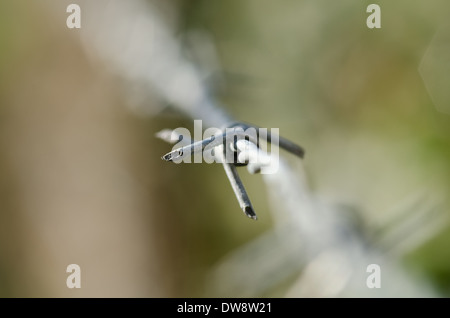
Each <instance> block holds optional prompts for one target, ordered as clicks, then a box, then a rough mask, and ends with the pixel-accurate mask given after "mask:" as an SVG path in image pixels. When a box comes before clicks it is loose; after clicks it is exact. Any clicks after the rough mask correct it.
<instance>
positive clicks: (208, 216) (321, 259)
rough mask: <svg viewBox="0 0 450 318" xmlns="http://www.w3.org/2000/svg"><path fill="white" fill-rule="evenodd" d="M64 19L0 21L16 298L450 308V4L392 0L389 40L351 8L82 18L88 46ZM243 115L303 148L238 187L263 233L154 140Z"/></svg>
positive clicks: (165, 9)
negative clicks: (448, 22) (283, 300)
mask: <svg viewBox="0 0 450 318" xmlns="http://www.w3.org/2000/svg"><path fill="white" fill-rule="evenodd" d="M69 3H70V1H58V2H57V3H56V2H55V1H42V2H39V4H36V3H33V4H31V2H30V1H24V0H21V1H17V2H14V4H13V3H12V2H3V3H2V4H1V5H0V6H1V10H0V12H1V13H0V17H1V18H2V19H1V20H0V21H2V24H4V25H5V26H8V28H6V27H3V26H2V27H1V28H0V29H1V31H0V32H1V33H0V36H1V39H2V41H1V44H0V45H1V51H2V52H3V54H2V55H0V70H1V73H0V76H1V77H0V104H1V106H0V121H1V122H0V124H1V128H0V129H1V130H0V148H1V149H2V153H3V154H4V155H3V156H2V158H1V161H0V175H1V176H2V178H1V180H2V181H1V182H0V186H1V188H0V189H1V191H2V192H1V194H0V196H1V207H0V209H1V210H0V211H1V212H0V219H1V221H0V224H1V227H2V228H1V229H2V230H1V235H2V239H1V243H0V255H2V258H1V259H0V294H1V295H5V296H104V297H108V296H142V297H144V296H145V297H148V296H150V297H151V296H160V297H161V296H209V297H214V296H235V297H239V296H287V297H298V296H319V297H320V296H322V297H323V296H369V297H370V296H433V295H446V293H448V291H449V287H450V270H449V268H450V267H449V266H448V265H449V264H450V255H449V254H448V253H446V250H447V245H448V241H449V239H450V236H449V233H450V231H449V229H448V225H447V222H446V218H447V217H448V208H449V202H448V198H447V196H448V193H449V188H450V184H449V180H450V178H449V176H450V167H449V165H448V162H449V159H450V138H449V137H450V125H449V121H450V119H449V117H448V115H447V114H446V113H445V112H444V111H442V109H443V108H444V110H445V105H448V102H449V101H448V95H446V94H445V90H443V89H442V88H441V87H445V83H447V81H448V80H449V79H447V78H446V74H450V73H448V72H447V73H445V72H442V71H441V68H440V67H439V66H440V65H443V67H444V69H445V65H447V64H446V63H448V60H447V59H446V56H447V57H448V56H450V55H449V54H446V53H448V50H447V49H446V48H447V46H445V45H444V44H445V43H446V40H445V39H446V38H447V36H446V34H448V33H449V31H448V30H449V28H446V27H445V25H444V27H442V23H441V22H443V21H444V19H445V10H444V9H449V8H450V7H449V5H448V4H446V3H445V2H443V1H435V2H434V3H433V5H429V4H414V5H411V4H410V5H408V6H406V5H402V4H400V3H397V4H392V3H385V2H380V3H379V4H380V6H381V7H382V10H383V11H382V12H383V22H382V29H381V30H375V31H374V30H369V29H367V27H366V26H365V24H364V23H365V18H366V13H365V8H366V6H367V5H368V3H367V4H364V3H357V4H355V1H342V2H340V3H339V4H338V3H335V4H330V3H329V2H326V1H314V2H313V1H295V2H294V1H285V2H275V1H251V0H247V1H227V2H219V1H189V2H187V1H170V2H169V1H167V2H161V1H152V2H149V1H140V0H133V1H128V2H124V1H95V2H93V1H78V2H77V3H78V4H80V6H81V8H82V28H81V30H69V29H67V28H66V27H65V20H66V18H67V13H66V12H65V9H66V7H67V5H68V4H69ZM10 12H19V13H20V14H19V15H18V18H15V19H13V18H12V15H11V14H9V13H10ZM50 12H51V14H49V13H50ZM418 21H419V22H418ZM438 29H439V30H440V31H439V33H437V35H436V36H434V37H433V35H434V34H435V33H436V31H437V30H438ZM7 30H12V31H7ZM192 30H195V31H192ZM82 48H83V49H84V51H83V50H82ZM85 52H86V53H85ZM219 61H220V62H219ZM436 61H439V64H438V65H436V64H437V62H436ZM419 66H420V73H419V71H418V69H419ZM111 73H113V74H116V75H118V76H115V77H111V76H110V75H111ZM421 76H422V77H421ZM115 79H121V81H116V80H115ZM446 80H447V81H446ZM225 83H226V85H225ZM428 93H429V94H430V95H428ZM123 97H125V98H123ZM219 101H220V102H219ZM432 101H433V102H434V104H433V103H432ZM446 102H447V103H446ZM222 104H223V105H226V107H225V106H222ZM123 105H127V106H128V109H131V110H132V112H129V111H127V110H126V109H125V107H123ZM164 105H169V106H170V107H164ZM442 105H444V107H442ZM170 109H172V110H175V111H170ZM225 109H227V110H228V111H225ZM228 113H232V114H233V115H234V116H233V117H234V118H236V119H238V120H242V121H247V122H252V123H255V124H257V125H259V126H265V127H268V128H271V127H279V128H280V133H281V134H282V135H286V136H287V137H289V138H290V139H292V140H294V141H297V142H298V143H300V144H302V145H303V146H305V148H306V150H307V157H306V161H305V165H306V169H305V170H304V168H303V167H302V163H300V162H297V161H296V160H295V159H294V160H293V159H292V158H289V157H286V158H285V159H284V160H283V161H282V167H281V169H280V172H279V173H278V174H276V175H268V176H264V178H263V177H261V176H243V179H244V183H245V184H246V186H247V187H248V191H249V192H250V197H252V198H255V199H254V200H255V202H254V206H255V208H256V210H257V212H258V215H260V220H259V221H258V222H256V223H253V222H249V220H247V219H246V218H244V217H242V215H241V214H242V213H241V212H240V211H239V207H238V205H237V203H236V202H235V199H234V196H233V193H232V191H231V189H230V187H229V184H228V183H227V180H226V177H225V175H224V173H223V171H221V167H215V165H205V164H202V165H170V164H167V163H164V162H162V161H160V159H159V158H160V156H161V155H162V154H163V153H166V152H167V151H168V149H169V146H168V145H165V144H164V143H161V142H159V141H155V140H154V139H153V136H154V133H155V132H157V131H158V130H160V129H162V128H176V127H180V126H184V127H187V128H192V126H190V125H192V119H204V120H205V121H206V123H207V124H208V125H211V126H220V125H221V124H222V123H223V122H226V121H228V120H229V119H230V118H231V116H229V115H228ZM179 114H184V115H185V116H186V115H187V116H189V117H191V119H182V117H181V116H179ZM305 171H306V173H305ZM309 184H311V186H310V185H309ZM261 193H263V194H264V195H261ZM430 238H433V240H431V241H429V242H428V243H426V244H424V243H425V242H427V241H428V240H429V239H430ZM71 263H77V264H79V265H80V266H81V269H82V275H83V276H82V277H83V285H82V288H81V289H80V290H79V291H75V290H68V289H67V287H66V286H65V278H66V275H67V274H66V273H65V268H66V266H67V265H68V264H71ZM372 263H376V264H379V265H380V266H381V270H382V276H381V277H382V278H381V279H382V288H380V289H368V288H367V286H366V278H367V276H368V275H369V274H368V273H367V272H366V268H367V266H368V265H369V264H372ZM436 290H437V291H436Z"/></svg>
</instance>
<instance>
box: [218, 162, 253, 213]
mask: <svg viewBox="0 0 450 318" xmlns="http://www.w3.org/2000/svg"><path fill="white" fill-rule="evenodd" d="M223 168H224V170H225V173H226V174H227V177H228V180H229V181H230V183H231V187H232V188H233V191H234V194H235V195H236V198H237V200H238V202H239V205H240V206H241V209H242V211H244V213H245V215H247V216H248V217H249V218H251V219H253V220H257V217H256V213H255V210H254V209H253V206H252V203H251V202H250V198H249V197H248V194H247V191H245V187H244V184H243V183H242V181H241V178H240V177H239V174H238V172H237V168H236V166H235V165H234V164H232V163H226V162H225V160H224V162H223Z"/></svg>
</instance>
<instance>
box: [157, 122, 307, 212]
mask: <svg viewBox="0 0 450 318" xmlns="http://www.w3.org/2000/svg"><path fill="white" fill-rule="evenodd" d="M225 128H242V130H246V129H248V128H255V129H257V130H258V131H259V127H257V126H254V125H249V124H246V123H241V122H235V123H232V124H230V125H228V126H227V127H225ZM242 130H233V131H232V132H230V131H225V132H223V133H222V136H221V138H217V137H219V136H211V137H209V138H206V139H203V140H199V141H191V144H190V145H187V146H184V147H180V148H178V149H175V150H173V151H171V152H169V153H167V154H165V155H164V156H162V157H161V158H162V159H163V160H165V161H175V160H182V159H183V158H185V157H186V156H190V155H191V154H197V153H201V152H203V151H204V150H205V148H206V147H207V146H209V147H217V146H220V145H224V146H225V147H224V153H223V160H222V164H223V167H224V170H225V173H226V175H227V177H228V180H229V181H230V184H231V187H232V188H233V191H234V194H235V195H236V198H237V200H238V202H239V205H240V207H241V209H242V211H244V213H245V215H246V216H248V217H249V218H251V219H253V220H257V216H256V213H255V210H254V209H253V206H252V204H251V202H250V198H249V197H248V194H247V191H245V187H244V184H243V183H242V181H241V178H240V177H239V174H238V172H237V168H236V165H238V163H237V162H233V163H227V162H226V160H225V150H226V149H233V151H237V150H236V149H235V148H234V142H235V138H236V137H237V139H238V140H239V138H241V139H244V138H248V137H249V136H247V135H246V134H245V132H244V131H242ZM265 132H266V133H265V134H264V136H262V137H264V138H265V139H266V140H267V142H269V143H272V139H274V138H276V139H278V146H279V147H281V148H283V149H284V150H286V151H288V152H290V153H292V154H294V155H296V156H298V157H300V158H303V157H304V156H305V150H304V149H303V148H302V147H300V146H299V145H297V144H295V143H293V142H292V141H290V140H288V139H286V138H284V137H281V136H278V135H276V136H275V135H272V133H271V132H270V131H267V130H266V131H265ZM171 133H172V131H170V130H163V131H161V132H159V133H157V134H156V136H157V137H158V138H160V139H162V140H165V141H167V142H170V143H174V142H176V140H175V141H174V140H173V139H172V137H175V138H178V139H179V140H181V138H182V136H181V135H177V136H172V134H171ZM259 137H261V136H258V138H259ZM230 141H231V142H230ZM249 142H252V143H253V144H254V145H255V147H256V148H259V144H258V140H256V141H255V140H250V141H249ZM231 146H233V147H231ZM259 169H260V166H259V165H258V164H255V165H253V166H249V172H251V173H258V172H259Z"/></svg>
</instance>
